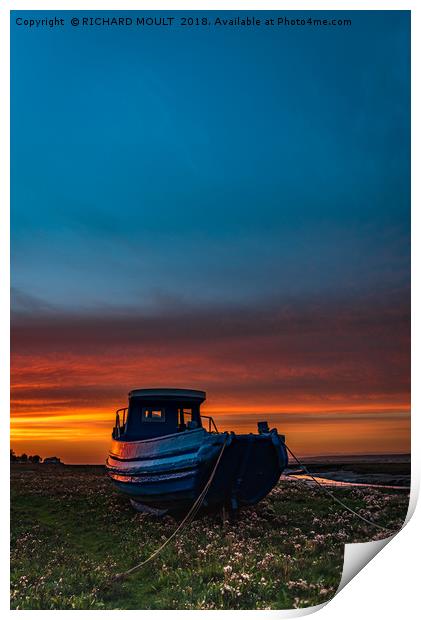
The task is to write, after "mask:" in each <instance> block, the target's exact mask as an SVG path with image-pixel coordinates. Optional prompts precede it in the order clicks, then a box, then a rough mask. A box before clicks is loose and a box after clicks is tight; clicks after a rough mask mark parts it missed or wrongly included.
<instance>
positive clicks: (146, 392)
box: [113, 388, 218, 441]
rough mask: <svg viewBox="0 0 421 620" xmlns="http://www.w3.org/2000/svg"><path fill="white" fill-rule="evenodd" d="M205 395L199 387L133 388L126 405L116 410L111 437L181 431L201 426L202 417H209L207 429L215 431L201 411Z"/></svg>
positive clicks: (143, 436)
mask: <svg viewBox="0 0 421 620" xmlns="http://www.w3.org/2000/svg"><path fill="white" fill-rule="evenodd" d="M205 399H206V392H202V391H201V390H181V389H170V388H155V389H139V390H132V391H131V392H129V406H128V407H127V408H124V409H119V410H118V411H117V412H116V425H115V427H114V429H113V438H114V439H121V440H124V441H138V440H143V439H152V438H154V437H161V436H163V435H172V434H174V433H181V432H185V431H189V430H194V429H196V428H201V427H202V418H206V419H207V420H208V427H209V432H211V431H212V429H214V430H215V431H216V432H218V431H217V428H216V426H215V423H214V421H213V419H212V418H211V417H209V416H203V415H201V413H200V405H201V404H202V403H203V401H204V400H205Z"/></svg>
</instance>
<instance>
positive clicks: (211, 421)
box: [200, 414, 219, 433]
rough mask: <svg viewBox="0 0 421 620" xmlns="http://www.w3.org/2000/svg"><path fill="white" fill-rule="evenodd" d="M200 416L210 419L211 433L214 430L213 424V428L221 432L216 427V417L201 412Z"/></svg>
mask: <svg viewBox="0 0 421 620" xmlns="http://www.w3.org/2000/svg"><path fill="white" fill-rule="evenodd" d="M200 417H201V418H206V420H208V423H209V433H211V432H212V426H213V428H214V429H215V432H216V433H219V431H218V429H217V427H216V424H215V421H214V419H213V417H212V416H210V415H202V414H200Z"/></svg>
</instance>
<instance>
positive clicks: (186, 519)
mask: <svg viewBox="0 0 421 620" xmlns="http://www.w3.org/2000/svg"><path fill="white" fill-rule="evenodd" d="M227 440H228V434H226V435H225V439H224V443H223V444H222V447H221V451H220V453H219V455H218V458H217V459H216V462H215V465H214V468H213V470H212V472H211V475H210V476H209V479H208V481H207V483H206V484H205V486H204V488H203V491H202V492H201V493H200V495H199V496H198V497H197V499H196V500H195V502H194V504H193V505H192V507H191V508H190V510H189V512H188V513H187V514H186V516H185V517H184V519H183V520H182V522H181V523H180V525H179V526H178V527H177V528H176V529H175V530H174V532H173V533H172V534H171V536H169V537H168V538H167V539H166V540H165V541H164V542H163V543H162V545H161V546H160V547H158V549H156V550H155V551H154V552H153V553H151V555H150V556H149V557H148V558H146V560H143V562H140V563H139V564H136V565H135V566H133V567H132V568H129V569H128V570H126V571H124V572H123V573H117V574H116V575H115V576H114V581H120V580H122V579H124V578H125V577H127V576H128V575H131V574H132V573H135V572H136V571H138V570H139V569H140V568H142V567H143V566H145V565H146V564H148V563H149V562H151V561H152V560H153V559H154V558H155V557H156V556H157V555H158V554H159V553H161V551H162V550H163V549H164V548H165V547H166V546H167V545H168V544H169V543H170V542H171V540H172V539H173V538H174V536H176V534H178V532H180V531H181V530H182V529H183V527H184V526H186V525H187V524H188V523H189V522H191V521H193V519H194V517H195V516H196V513H197V512H198V510H199V509H200V507H201V505H202V503H203V500H204V499H205V497H206V494H207V492H208V490H209V487H210V485H211V484H212V481H213V479H214V477H215V474H216V470H217V469H218V465H219V463H220V461H221V458H222V455H223V453H224V450H225V446H226V444H227Z"/></svg>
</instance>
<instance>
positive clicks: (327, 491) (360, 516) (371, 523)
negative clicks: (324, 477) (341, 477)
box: [285, 444, 394, 533]
mask: <svg viewBox="0 0 421 620" xmlns="http://www.w3.org/2000/svg"><path fill="white" fill-rule="evenodd" d="M285 447H286V449H287V450H288V452H289V453H290V455H291V456H292V457H293V458H294V459H295V460H296V461H297V463H298V464H299V465H300V466H301V467H302V468H303V469H304V471H305V472H306V474H307V475H308V476H310V478H312V480H314V482H315V483H316V484H317V486H318V487H319V488H320V489H322V491H323V492H324V493H326V495H329V497H331V498H332V499H333V500H335V502H337V503H338V504H340V505H341V506H342V507H343V508H345V510H348V511H349V512H350V513H352V514H353V515H355V516H356V517H358V518H359V519H361V520H362V521H365V522H366V523H368V524H369V525H372V526H373V527H377V528H378V529H379V530H383V531H385V532H389V533H394V532H393V531H392V530H391V529H389V528H388V527H384V525H380V524H379V523H375V522H374V521H371V520H370V519H366V518H365V517H363V516H362V515H360V514H359V513H358V512H356V511H355V510H353V509H352V508H351V507H350V506H347V505H346V504H345V503H344V502H343V501H342V500H340V499H339V497H336V495H334V494H333V493H331V492H330V491H329V489H327V488H326V487H324V486H323V485H322V484H320V482H319V481H318V480H317V478H315V477H314V476H313V474H312V473H311V472H309V470H308V469H307V467H306V466H305V465H304V463H302V462H301V461H300V459H299V458H298V457H297V456H295V454H294V453H293V451H292V450H291V449H290V448H288V446H287V445H286V444H285ZM296 480H299V481H300V482H303V483H304V484H306V481H305V480H302V479H301V478H296Z"/></svg>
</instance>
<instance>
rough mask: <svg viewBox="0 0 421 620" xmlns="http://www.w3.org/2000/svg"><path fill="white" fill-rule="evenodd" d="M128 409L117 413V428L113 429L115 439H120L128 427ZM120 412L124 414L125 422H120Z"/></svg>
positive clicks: (124, 408) (125, 408)
mask: <svg viewBox="0 0 421 620" xmlns="http://www.w3.org/2000/svg"><path fill="white" fill-rule="evenodd" d="M127 410H128V407H122V408H121V409H117V411H116V412H115V426H114V428H113V433H112V436H113V439H118V438H119V437H120V436H121V435H122V434H123V432H124V429H125V426H126V417H127ZM120 411H122V412H123V421H122V422H120Z"/></svg>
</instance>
